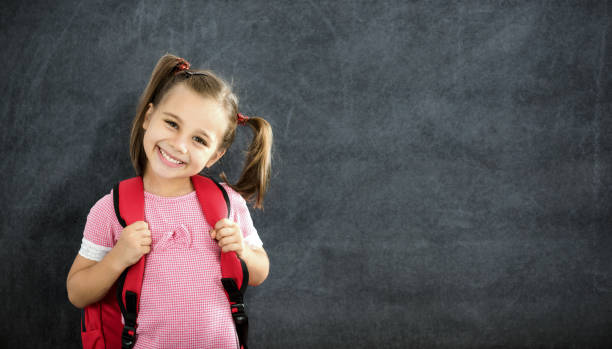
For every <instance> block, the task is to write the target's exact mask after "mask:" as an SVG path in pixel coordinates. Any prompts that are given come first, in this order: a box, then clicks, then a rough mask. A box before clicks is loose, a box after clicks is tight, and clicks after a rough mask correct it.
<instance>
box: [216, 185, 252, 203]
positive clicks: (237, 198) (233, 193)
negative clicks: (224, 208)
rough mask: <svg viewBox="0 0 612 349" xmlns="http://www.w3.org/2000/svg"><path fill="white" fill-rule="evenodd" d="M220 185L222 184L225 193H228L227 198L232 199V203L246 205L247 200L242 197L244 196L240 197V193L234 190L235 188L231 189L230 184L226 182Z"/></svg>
mask: <svg viewBox="0 0 612 349" xmlns="http://www.w3.org/2000/svg"><path fill="white" fill-rule="evenodd" d="M219 184H221V186H222V187H223V189H225V191H226V192H227V196H228V197H229V199H230V203H232V204H233V203H239V204H245V205H246V200H245V199H244V198H243V197H242V195H240V193H238V192H237V191H236V190H234V188H232V187H230V185H229V184H227V183H225V182H219Z"/></svg>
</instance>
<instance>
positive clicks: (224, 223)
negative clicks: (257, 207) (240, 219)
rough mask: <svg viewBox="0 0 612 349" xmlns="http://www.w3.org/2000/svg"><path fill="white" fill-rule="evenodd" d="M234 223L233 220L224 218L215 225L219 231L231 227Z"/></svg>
mask: <svg viewBox="0 0 612 349" xmlns="http://www.w3.org/2000/svg"><path fill="white" fill-rule="evenodd" d="M231 223H232V221H231V220H229V219H227V218H222V219H220V220H219V221H218V222H217V223H216V224H215V230H218V229H220V228H222V227H225V226H227V225H230V224H231Z"/></svg>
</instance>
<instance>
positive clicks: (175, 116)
mask: <svg viewBox="0 0 612 349" xmlns="http://www.w3.org/2000/svg"><path fill="white" fill-rule="evenodd" d="M164 114H167V115H169V116H172V117H173V118H175V119H177V120H178V121H179V122H181V123H182V122H183V120H182V119H181V118H180V117H179V116H178V115H176V114H172V113H170V112H167V111H165V112H164ZM198 131H200V133H201V134H202V135H204V137H206V138H208V139H210V136H209V135H208V133H207V132H206V131H204V130H203V129H199V130H198Z"/></svg>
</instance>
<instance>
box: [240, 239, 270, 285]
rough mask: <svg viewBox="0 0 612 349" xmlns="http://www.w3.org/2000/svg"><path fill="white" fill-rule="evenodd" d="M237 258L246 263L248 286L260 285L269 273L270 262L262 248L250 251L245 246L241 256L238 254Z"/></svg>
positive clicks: (250, 249)
mask: <svg viewBox="0 0 612 349" xmlns="http://www.w3.org/2000/svg"><path fill="white" fill-rule="evenodd" d="M238 257H240V259H242V260H243V261H244V262H245V263H246V265H247V269H249V285H250V286H259V285H261V283H262V282H264V280H265V279H266V278H267V277H268V273H269V272H270V260H269V259H268V254H267V253H266V251H265V250H264V249H263V247H261V248H256V249H252V248H250V247H249V246H248V245H245V247H244V249H243V250H242V255H240V254H238Z"/></svg>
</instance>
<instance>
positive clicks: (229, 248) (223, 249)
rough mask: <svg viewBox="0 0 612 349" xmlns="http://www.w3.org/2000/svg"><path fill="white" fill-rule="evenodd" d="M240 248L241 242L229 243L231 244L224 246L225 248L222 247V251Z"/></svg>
mask: <svg viewBox="0 0 612 349" xmlns="http://www.w3.org/2000/svg"><path fill="white" fill-rule="evenodd" d="M239 249H240V245H239V244H229V245H225V246H223V248H221V251H223V252H231V251H238V250H239Z"/></svg>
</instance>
